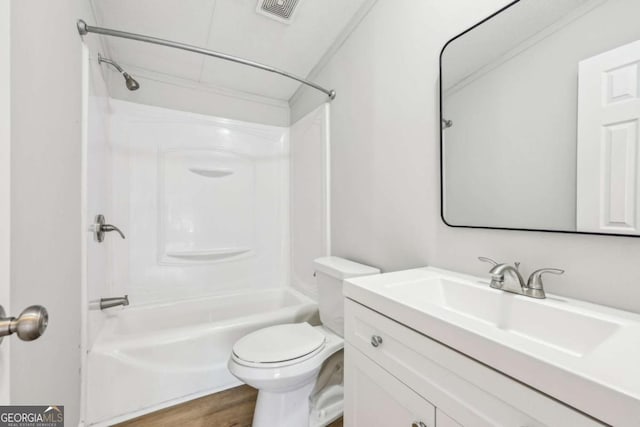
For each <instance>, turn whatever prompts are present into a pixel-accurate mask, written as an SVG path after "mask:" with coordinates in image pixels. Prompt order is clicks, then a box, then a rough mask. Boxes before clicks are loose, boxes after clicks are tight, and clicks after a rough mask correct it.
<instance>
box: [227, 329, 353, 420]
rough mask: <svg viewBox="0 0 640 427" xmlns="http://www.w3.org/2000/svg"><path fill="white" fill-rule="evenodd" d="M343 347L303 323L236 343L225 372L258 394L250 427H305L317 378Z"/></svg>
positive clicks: (329, 334) (335, 337)
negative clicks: (330, 359) (327, 361)
mask: <svg viewBox="0 0 640 427" xmlns="http://www.w3.org/2000/svg"><path fill="white" fill-rule="evenodd" d="M343 345H344V343H343V340H342V337H339V336H338V335H336V334H334V333H333V332H331V331H330V330H328V329H326V328H324V327H323V326H315V327H314V326H311V325H309V324H308V323H296V324H287V325H277V326H272V327H270V328H265V329H261V330H259V331H256V332H253V333H251V334H249V335H247V336H245V337H244V338H242V339H241V340H240V341H238V342H237V343H236V345H235V346H234V350H233V353H232V355H231V359H230V360H229V370H230V371H231V373H232V374H233V375H235V376H236V377H238V378H240V379H241V380H242V381H244V382H245V383H246V384H248V385H250V386H252V387H254V388H257V389H258V390H259V393H258V402H257V403H256V409H255V413H254V418H253V426H254V427H274V426H282V427H300V426H305V427H306V426H308V425H309V412H310V406H309V397H310V395H311V392H312V390H313V388H314V387H315V383H316V378H317V377H318V373H319V372H320V369H321V368H322V365H323V363H324V362H325V360H327V359H328V358H329V357H330V356H331V355H332V354H334V353H335V352H337V351H339V350H341V349H342V348H343Z"/></svg>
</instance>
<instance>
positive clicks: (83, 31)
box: [77, 19, 336, 99]
mask: <svg viewBox="0 0 640 427" xmlns="http://www.w3.org/2000/svg"><path fill="white" fill-rule="evenodd" d="M77 26H78V32H79V33H80V35H81V36H84V35H87V34H88V33H95V34H102V35H105V36H113V37H120V38H123V39H130V40H137V41H141V42H145V43H152V44H157V45H160V46H167V47H173V48H176V49H182V50H186V51H189V52H195V53H199V54H201V55H207V56H212V57H214V58H219V59H224V60H226V61H231V62H236V63H238V64H243V65H248V66H249V67H253V68H258V69H260V70H264V71H269V72H270V73H275V74H280V75H281V76H284V77H288V78H290V79H293V80H296V81H299V82H300V83H302V84H305V85H307V86H310V87H312V88H314V89H316V90H319V91H320V92H323V93H325V94H327V96H328V97H329V99H335V97H336V91H335V90H333V89H331V90H328V89H325V88H323V87H322V86H319V85H317V84H315V83H313V82H310V81H309V80H306V79H303V78H302V77H298V76H296V75H294V74H290V73H287V72H286V71H282V70H279V69H277V68H274V67H270V66H268V65H264V64H260V63H259V62H254V61H249V60H248V59H243V58H239V57H237V56H232V55H227V54H225V53H220V52H216V51H213V50H209V49H204V48H201V47H197V46H192V45H188V44H185V43H180V42H174V41H170V40H164V39H160V38H157V37H149V36H143V35H142V34H135V33H128V32H126V31H118V30H112V29H109V28H103V27H93V26H91V25H87V23H86V22H84V21H83V20H82V19H78V22H77Z"/></svg>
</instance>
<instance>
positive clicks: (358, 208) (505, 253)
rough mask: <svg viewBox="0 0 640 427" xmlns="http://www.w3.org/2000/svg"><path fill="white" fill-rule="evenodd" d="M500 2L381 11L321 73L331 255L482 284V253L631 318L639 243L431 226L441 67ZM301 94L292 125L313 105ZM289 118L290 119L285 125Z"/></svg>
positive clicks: (403, 5) (433, 0)
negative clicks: (541, 272)
mask: <svg viewBox="0 0 640 427" xmlns="http://www.w3.org/2000/svg"><path fill="white" fill-rule="evenodd" d="M507 3H508V2H507V1H505V0H482V1H477V0H452V1H446V2H444V1H437V0H423V1H418V0H397V1H393V2H391V1H387V2H378V3H377V4H376V5H375V6H374V8H373V9H372V10H371V12H370V13H369V15H368V16H367V17H366V18H365V19H364V20H363V22H362V23H361V24H360V26H359V27H358V28H357V29H356V31H355V32H354V33H353V34H352V35H351V37H350V38H349V39H348V40H347V41H346V42H345V44H344V45H343V46H342V48H341V49H340V50H339V51H338V52H337V53H336V55H335V56H334V57H333V58H332V59H331V61H329V63H328V65H327V66H326V67H325V69H324V70H323V71H322V72H321V73H320V76H319V78H318V81H319V83H321V84H325V85H329V86H331V87H335V89H336V90H337V94H338V96H337V98H336V100H335V101H334V102H333V103H332V105H331V150H332V187H331V189H332V241H333V244H332V248H333V254H334V255H337V256H344V257H347V258H352V259H355V260H358V261H361V262H364V263H365V264H369V265H376V266H380V267H382V268H384V269H385V270H386V271H390V270H399V269H406V268H411V267H417V266H423V265H427V264H428V265H434V266H438V267H443V268H449V269H453V270H457V271H461V272H466V273H472V274H479V275H484V274H486V273H487V266H486V265H485V264H481V263H479V262H478V261H477V260H476V257H477V256H479V255H485V256H490V257H493V258H496V259H499V260H501V261H514V260H520V261H522V267H523V268H524V269H525V270H526V271H531V269H533V268H537V267H543V266H544V267H562V268H565V269H566V270H567V272H566V274H565V275H564V276H559V277H553V278H548V279H547V288H548V289H549V290H550V291H551V292H554V293H557V294H560V295H566V296H573V297H577V298H582V299H586V300H590V301H595V302H598V303H602V304H607V305H611V306H614V307H619V308H625V309H629V310H633V311H636V312H640V286H638V282H639V281H640V270H638V267H637V264H638V259H640V240H637V239H633V238H622V237H601V236H583V235H564V234H550V233H534V232H520V231H491V230H468V229H455V228H449V227H447V226H446V225H444V224H443V222H442V221H441V219H440V214H439V212H440V188H439V186H440V182H439V180H440V179H439V174H440V171H439V128H440V126H439V117H438V57H439V53H440V50H441V48H442V46H443V45H444V44H445V43H446V41H447V40H449V39H450V38H451V37H453V36H455V35H456V34H458V33H459V32H461V31H462V30H464V29H466V28H467V27H469V26H471V25H472V24H474V23H476V22H477V21H479V20H480V19H482V18H484V17H486V16H488V15H489V14H490V13H492V12H493V11H495V10H497V9H498V8H500V7H502V6H504V5H506V4H507ZM323 101H324V99H322V97H321V96H318V95H316V94H315V93H313V92H312V91H308V90H305V93H304V96H302V97H301V98H300V99H299V100H297V102H295V103H294V104H293V105H292V119H293V120H295V119H296V118H299V117H301V116H302V115H304V114H305V113H307V112H308V111H311V110H312V109H313V108H315V107H316V106H317V105H319V104H320V103H321V102H323ZM293 120H292V121H293Z"/></svg>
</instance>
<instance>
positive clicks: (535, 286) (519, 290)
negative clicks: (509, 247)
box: [478, 257, 564, 299]
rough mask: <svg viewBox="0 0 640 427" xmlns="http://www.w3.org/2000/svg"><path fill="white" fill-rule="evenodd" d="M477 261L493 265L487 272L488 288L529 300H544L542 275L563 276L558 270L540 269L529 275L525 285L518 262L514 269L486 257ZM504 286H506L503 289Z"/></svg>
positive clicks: (562, 272) (561, 271)
mask: <svg viewBox="0 0 640 427" xmlns="http://www.w3.org/2000/svg"><path fill="white" fill-rule="evenodd" d="M478 259H479V260H480V261H482V262H487V263H489V264H491V265H493V268H492V269H491V271H489V274H490V275H491V284H490V286H491V287H492V288H494V289H500V290H503V291H507V292H512V293H514V294H518V295H524V296H527V297H531V298H538V299H544V298H546V295H545V293H544V285H543V283H542V275H543V274H546V273H549V274H558V275H560V274H564V270H560V269H558V268H541V269H539V270H536V271H534V272H533V273H531V275H530V276H529V280H527V282H526V283H525V281H524V278H523V277H522V274H520V263H519V262H516V263H515V267H514V266H512V265H509V264H501V263H498V262H496V261H494V260H492V259H491V258H487V257H478ZM505 285H507V286H506V287H505Z"/></svg>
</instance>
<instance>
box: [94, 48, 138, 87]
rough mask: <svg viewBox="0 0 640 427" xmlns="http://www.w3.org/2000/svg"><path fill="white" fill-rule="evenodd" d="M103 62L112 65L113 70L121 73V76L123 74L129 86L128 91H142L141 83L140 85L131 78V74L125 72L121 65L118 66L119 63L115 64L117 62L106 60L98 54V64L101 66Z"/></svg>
mask: <svg viewBox="0 0 640 427" xmlns="http://www.w3.org/2000/svg"><path fill="white" fill-rule="evenodd" d="M103 62H104V63H105V64H109V65H111V66H112V67H113V68H115V69H116V70H118V71H119V72H120V74H122V77H124V81H125V85H126V86H127V89H129V90H138V89H140V83H138V82H137V81H136V79H134V78H133V77H131V75H130V74H129V73H127V72H126V71H125V70H123V69H122V67H121V66H120V65H118V63H117V62H115V61H113V60H111V59H109V58H105V57H104V56H102V55H100V54H98V64H101V63H103Z"/></svg>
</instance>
